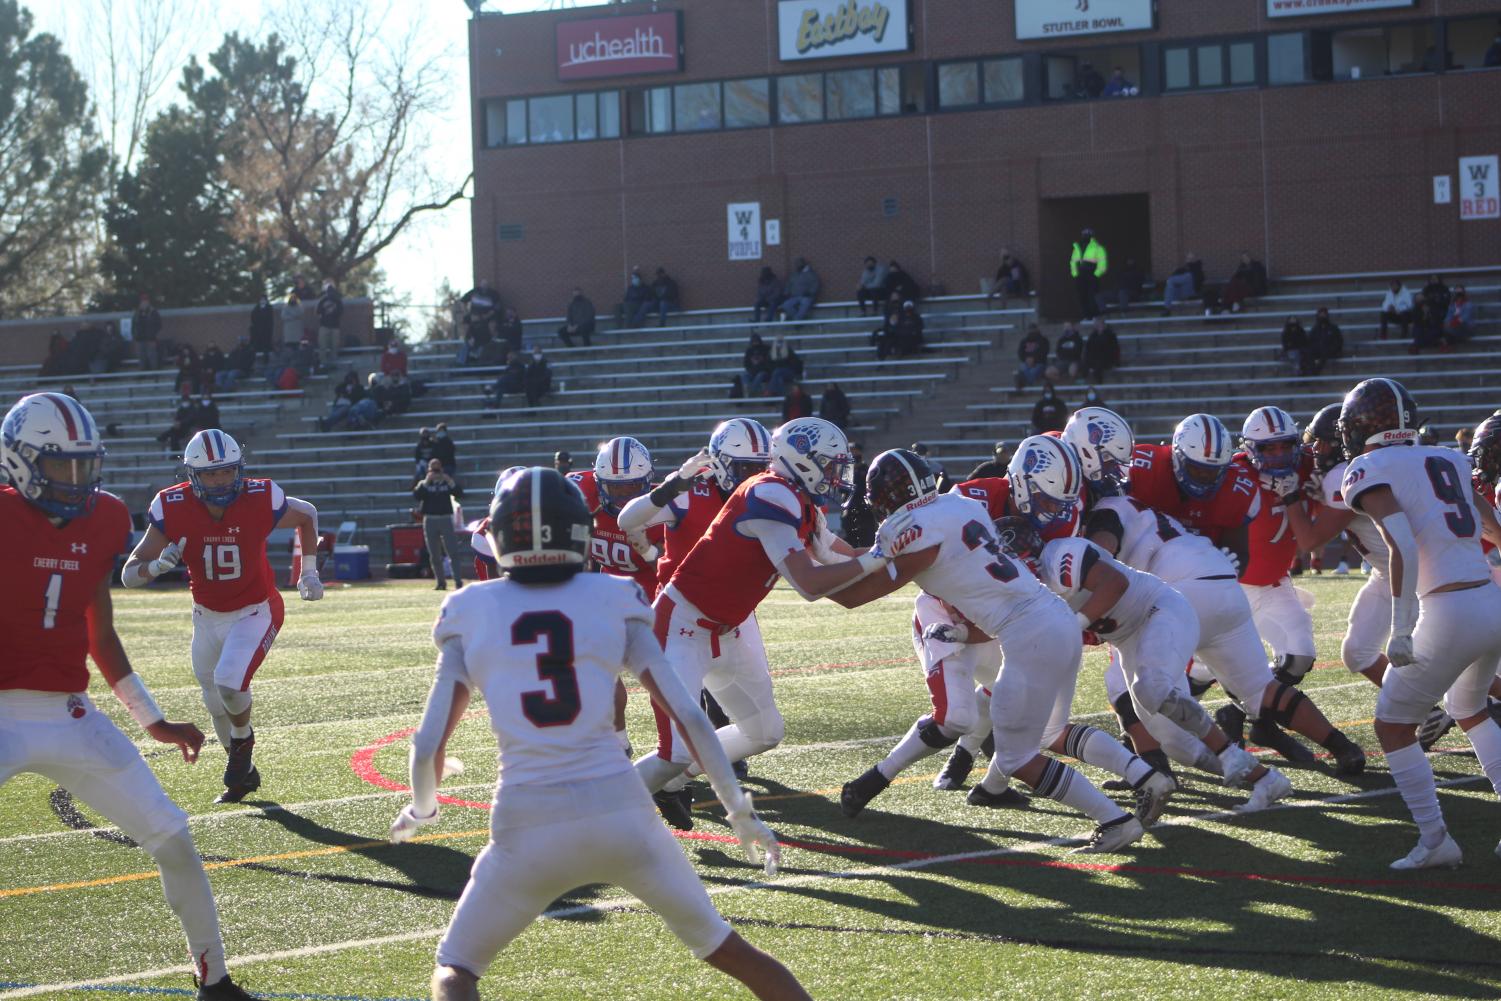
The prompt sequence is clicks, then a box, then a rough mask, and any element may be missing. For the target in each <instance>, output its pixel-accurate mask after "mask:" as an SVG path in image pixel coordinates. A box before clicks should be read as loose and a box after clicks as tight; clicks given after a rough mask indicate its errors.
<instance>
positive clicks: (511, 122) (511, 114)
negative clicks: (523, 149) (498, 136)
mask: <svg viewBox="0 0 1501 1001" xmlns="http://www.w3.org/2000/svg"><path fill="white" fill-rule="evenodd" d="M525 144H526V102H525V101H523V100H515V101H507V102H506V145H507V146H521V145H525Z"/></svg>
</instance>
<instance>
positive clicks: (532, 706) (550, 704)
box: [511, 612, 580, 727]
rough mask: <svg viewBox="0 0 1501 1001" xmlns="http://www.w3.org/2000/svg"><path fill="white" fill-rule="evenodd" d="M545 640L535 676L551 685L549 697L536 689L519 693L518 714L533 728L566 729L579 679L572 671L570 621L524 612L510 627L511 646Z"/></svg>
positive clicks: (559, 614) (576, 707)
mask: <svg viewBox="0 0 1501 1001" xmlns="http://www.w3.org/2000/svg"><path fill="white" fill-rule="evenodd" d="M540 639H546V641H547V650H546V651H545V652H543V653H539V654H537V676H538V677H539V678H541V679H542V680H543V681H548V682H551V683H552V694H551V695H549V694H548V693H547V692H546V691H543V690H541V689H538V690H537V691H531V692H522V693H521V711H522V713H524V714H525V715H526V718H527V719H529V720H531V721H532V725H533V726H538V727H545V726H567V725H568V724H570V723H572V722H573V721H574V720H576V719H578V715H579V706H580V702H579V679H578V674H577V673H576V672H575V671H574V669H573V622H572V620H570V619H569V618H568V616H566V615H564V614H563V613H562V612H527V613H526V614H525V615H523V616H521V618H519V619H517V620H516V621H515V623H513V624H512V625H511V643H512V644H513V645H514V646H532V645H534V644H536V642H537V641H538V640H540Z"/></svg>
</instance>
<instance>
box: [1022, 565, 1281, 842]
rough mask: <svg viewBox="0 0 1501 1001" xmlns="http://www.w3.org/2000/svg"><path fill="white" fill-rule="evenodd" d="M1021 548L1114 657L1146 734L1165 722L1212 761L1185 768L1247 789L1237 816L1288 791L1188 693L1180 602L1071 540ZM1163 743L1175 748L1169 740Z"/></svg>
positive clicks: (1149, 798) (1190, 647)
mask: <svg viewBox="0 0 1501 1001" xmlns="http://www.w3.org/2000/svg"><path fill="white" fill-rule="evenodd" d="M1024 548H1025V549H1026V551H1022V550H1018V553H1019V554H1020V555H1023V556H1026V557H1031V558H1033V559H1035V560H1036V561H1037V563H1038V564H1039V567H1040V571H1041V573H1040V576H1041V577H1042V581H1043V583H1044V584H1046V585H1047V586H1048V587H1049V588H1051V589H1052V591H1053V592H1054V593H1055V594H1057V595H1058V596H1059V597H1061V598H1062V599H1063V600H1064V601H1066V602H1068V606H1069V608H1071V609H1073V610H1074V612H1075V613H1076V614H1077V615H1078V617H1079V621H1080V622H1081V623H1082V622H1084V621H1085V620H1086V619H1087V620H1088V621H1089V627H1088V629H1087V630H1086V633H1085V642H1093V643H1109V644H1110V645H1111V646H1112V647H1113V648H1114V649H1115V651H1116V652H1118V654H1119V662H1120V669H1121V672H1122V677H1123V678H1124V681H1125V688H1126V693H1127V694H1128V696H1129V697H1130V700H1131V706H1132V709H1133V711H1134V713H1135V714H1136V716H1137V717H1138V718H1140V719H1141V721H1142V723H1143V724H1144V725H1146V726H1147V727H1148V729H1149V730H1151V731H1152V732H1153V733H1156V732H1159V731H1160V730H1162V729H1163V727H1162V726H1161V724H1162V723H1163V722H1166V723H1170V724H1171V725H1172V726H1173V727H1175V728H1177V729H1178V730H1179V731H1181V732H1182V733H1183V734H1184V735H1185V737H1184V739H1183V740H1182V741H1181V743H1183V744H1185V745H1187V746H1191V747H1193V746H1198V745H1202V746H1203V747H1205V748H1206V749H1207V750H1208V751H1209V752H1212V754H1213V755H1214V756H1215V759H1214V760H1213V761H1212V762H1206V761H1202V760H1196V761H1194V762H1193V763H1195V764H1198V765H1200V767H1204V768H1206V770H1209V771H1213V772H1215V773H1216V774H1218V775H1222V776H1223V777H1224V779H1225V784H1226V785H1230V786H1234V785H1240V784H1242V783H1246V784H1249V785H1250V786H1251V789H1252V792H1251V798H1250V799H1249V800H1248V801H1247V802H1246V803H1245V804H1244V805H1243V806H1242V807H1241V809H1242V810H1245V811H1250V810H1260V809H1263V808H1265V807H1267V806H1270V805H1271V804H1272V803H1273V802H1275V801H1276V800H1278V799H1281V798H1282V797H1283V796H1286V795H1287V794H1288V793H1289V792H1291V791H1292V785H1291V783H1289V782H1288V781H1287V779H1286V778H1285V777H1284V776H1283V775H1282V774H1281V773H1280V772H1277V771H1276V770H1275V769H1269V768H1266V767H1265V766H1262V765H1260V763H1259V762H1257V760H1256V759H1255V758H1253V757H1252V756H1251V755H1250V754H1249V753H1247V752H1246V750H1245V749H1244V748H1242V747H1240V746H1239V745H1238V744H1236V743H1234V742H1233V741H1232V740H1230V738H1229V737H1228V736H1226V734H1225V733H1224V732H1223V731H1222V730H1221V729H1220V728H1219V727H1218V726H1216V725H1215V723H1214V720H1213V719H1211V718H1210V716H1209V714H1208V713H1207V712H1205V711H1204V707H1203V706H1201V705H1199V703H1198V700H1197V699H1195V698H1194V697H1193V695H1192V694H1191V693H1190V692H1189V689H1188V682H1187V679H1186V678H1185V676H1184V673H1183V665H1185V664H1187V663H1188V662H1189V660H1190V659H1191V658H1192V657H1193V652H1194V649H1195V648H1196V647H1197V646H1198V645H1199V620H1198V618H1197V616H1195V615H1194V610H1193V608H1192V607H1191V606H1190V605H1189V604H1188V601H1187V599H1185V598H1184V597H1183V596H1182V595H1181V594H1179V593H1178V592H1177V591H1175V590H1173V588H1172V587H1170V586H1169V585H1168V584H1166V583H1165V582H1163V581H1162V580H1160V579H1159V578H1157V577H1154V576H1152V575H1151V574H1149V573H1144V572H1142V571H1140V570H1135V569H1132V568H1131V567H1128V566H1126V565H1125V564H1123V563H1120V562H1119V561H1117V560H1115V559H1112V558H1111V556H1110V555H1109V554H1108V553H1106V552H1105V551H1104V550H1103V549H1101V548H1100V547H1099V546H1097V545H1095V544H1094V543H1093V542H1089V541H1088V540H1086V539H1082V538H1079V537H1078V536H1073V537H1071V538H1067V539H1054V540H1053V541H1052V542H1049V543H1047V545H1045V546H1042V547H1041V552H1040V553H1039V552H1037V550H1036V549H1034V548H1032V547H1031V546H1027V547H1024ZM1169 742H1170V744H1171V743H1178V742H1174V741H1172V738H1171V737H1169ZM1196 757H1198V755H1197V752H1196ZM1162 779H1163V781H1162V783H1159V784H1158V785H1157V786H1154V785H1152V784H1150V783H1149V784H1148V785H1146V786H1144V787H1143V788H1142V789H1139V790H1138V791H1137V793H1138V797H1139V798H1140V800H1141V801H1142V802H1143V805H1144V810H1143V813H1144V814H1145V816H1144V817H1143V820H1144V822H1150V821H1151V820H1155V819H1156V818H1157V815H1158V814H1160V813H1161V812H1162V807H1163V806H1164V805H1166V800H1167V796H1168V794H1169V793H1170V792H1171V791H1172V790H1173V788H1174V786H1173V785H1172V783H1171V780H1169V779H1167V778H1166V776H1162ZM1163 786H1165V787H1166V788H1165V789H1164V788H1162V787H1163ZM1159 790H1160V791H1159Z"/></svg>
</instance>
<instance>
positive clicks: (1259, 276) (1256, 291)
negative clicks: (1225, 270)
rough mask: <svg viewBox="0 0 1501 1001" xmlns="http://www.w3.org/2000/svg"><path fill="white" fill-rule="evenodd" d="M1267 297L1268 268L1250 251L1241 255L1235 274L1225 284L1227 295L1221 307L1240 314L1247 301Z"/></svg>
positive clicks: (1221, 302)
mask: <svg viewBox="0 0 1501 1001" xmlns="http://www.w3.org/2000/svg"><path fill="white" fill-rule="evenodd" d="M1264 295H1266V266H1265V265H1264V264H1262V263H1261V262H1260V261H1258V260H1256V259H1254V258H1253V257H1251V254H1250V252H1249V251H1247V252H1246V253H1243V254H1241V255H1240V263H1239V264H1238V265H1236V267H1235V273H1234V274H1233V275H1231V276H1230V281H1228V282H1227V283H1226V284H1225V293H1224V295H1223V296H1221V298H1220V305H1222V306H1224V307H1225V308H1226V309H1228V310H1229V311H1230V312H1232V313H1239V312H1240V309H1241V304H1242V303H1244V302H1245V301H1246V300H1247V299H1259V298H1260V297H1262V296H1264Z"/></svg>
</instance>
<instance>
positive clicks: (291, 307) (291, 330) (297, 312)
mask: <svg viewBox="0 0 1501 1001" xmlns="http://www.w3.org/2000/svg"><path fill="white" fill-rule="evenodd" d="M306 312H307V308H306V307H305V306H303V304H302V298H301V297H300V296H299V295H298V294H297V290H296V289H293V290H292V291H291V292H288V293H287V301H286V302H284V303H282V306H281V339H282V342H283V343H285V344H297V343H299V342H300V341H301V340H302V334H303V329H302V323H303V316H304V314H305V313H306Z"/></svg>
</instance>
